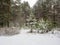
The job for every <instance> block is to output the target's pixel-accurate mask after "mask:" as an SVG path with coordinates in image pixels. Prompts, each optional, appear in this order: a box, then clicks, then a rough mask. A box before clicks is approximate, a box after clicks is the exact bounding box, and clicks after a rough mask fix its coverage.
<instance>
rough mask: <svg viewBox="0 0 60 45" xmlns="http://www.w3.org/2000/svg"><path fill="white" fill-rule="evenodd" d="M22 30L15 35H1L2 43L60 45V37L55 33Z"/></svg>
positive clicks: (3, 44) (13, 44) (11, 44)
mask: <svg viewBox="0 0 60 45" xmlns="http://www.w3.org/2000/svg"><path fill="white" fill-rule="evenodd" d="M26 32H28V30H27V31H24V30H21V32H20V34H17V35H14V36H0V45H60V38H59V37H57V36H56V35H54V34H34V33H26Z"/></svg>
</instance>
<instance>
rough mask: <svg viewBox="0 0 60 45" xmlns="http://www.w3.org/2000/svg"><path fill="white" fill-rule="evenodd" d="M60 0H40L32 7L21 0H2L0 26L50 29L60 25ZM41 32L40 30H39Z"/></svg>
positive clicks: (0, 1) (0, 3)
mask: <svg viewBox="0 0 60 45" xmlns="http://www.w3.org/2000/svg"><path fill="white" fill-rule="evenodd" d="M59 19H60V0H38V1H37V2H36V4H35V5H34V6H33V8H31V7H30V6H29V4H28V2H23V3H21V0H15V1H14V0H0V27H6V26H7V27H11V26H15V27H16V26H17V27H19V26H20V27H28V28H31V32H32V30H33V29H38V30H41V29H42V30H46V32H48V31H50V30H51V29H52V28H55V27H60V20H59ZM38 32H39V31H38Z"/></svg>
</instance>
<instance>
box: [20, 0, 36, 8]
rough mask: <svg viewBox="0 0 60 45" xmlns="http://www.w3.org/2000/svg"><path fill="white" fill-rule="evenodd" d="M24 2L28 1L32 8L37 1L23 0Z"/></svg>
mask: <svg viewBox="0 0 60 45" xmlns="http://www.w3.org/2000/svg"><path fill="white" fill-rule="evenodd" d="M23 1H28V3H29V5H30V6H31V7H32V6H33V5H34V4H35V3H36V1H37V0H21V2H23Z"/></svg>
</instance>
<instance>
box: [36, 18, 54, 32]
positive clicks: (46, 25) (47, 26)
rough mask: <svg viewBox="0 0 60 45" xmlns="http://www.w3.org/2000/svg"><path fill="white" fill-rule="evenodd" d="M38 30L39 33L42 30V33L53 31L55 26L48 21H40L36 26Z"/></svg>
mask: <svg viewBox="0 0 60 45" xmlns="http://www.w3.org/2000/svg"><path fill="white" fill-rule="evenodd" d="M36 28H37V29H38V32H39V31H41V30H42V33H44V32H48V31H51V29H52V28H53V24H52V22H51V21H49V20H46V21H44V20H43V19H41V20H39V22H37V24H36Z"/></svg>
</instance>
